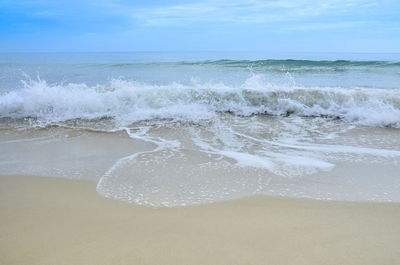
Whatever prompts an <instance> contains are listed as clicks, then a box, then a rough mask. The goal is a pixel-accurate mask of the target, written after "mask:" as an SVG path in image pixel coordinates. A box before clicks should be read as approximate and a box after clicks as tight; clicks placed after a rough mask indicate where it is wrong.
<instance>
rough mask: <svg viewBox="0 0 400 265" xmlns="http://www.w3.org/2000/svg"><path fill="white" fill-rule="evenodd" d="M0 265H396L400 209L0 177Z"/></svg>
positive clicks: (399, 254)
mask: <svg viewBox="0 0 400 265" xmlns="http://www.w3.org/2000/svg"><path fill="white" fill-rule="evenodd" d="M0 216H1V221H0V264H2V265H3V264H4V265H6V264H7V265H13V264H18V265H25V264H29V265H30V264H32V265H33V264H37V265H47V264H48V265H50V264H51V265H61V264H68V265H71V264H74V265H78V264H85V265H88V264H93V265H102V264H107V265H111V264H112V265H114V264H121V265H122V264H138V265H139V264H157V265H167V264H171V265H172V264H173V265H178V264H184V265H189V264H229V265H233V264H274V265H279V264H291V265H301V264H304V265H312V264H318V265H322V264H335V265H337V264H362V265H368V264H371V265H372V264H373V265H377V264H382V265H383V264H384V265H397V264H400V248H399V246H400V224H399V220H400V204H395V203H349V202H327V201H316V200H306V199H287V198H277V197H254V198H246V199H241V200H235V201H228V202H222V203H215V204H208V205H201V206H196V207H183V208H182V207H181V208H147V207H141V206H137V205H133V204H127V203H123V202H118V201H114V200H110V199H106V198H103V197H101V196H99V195H98V194H97V193H96V190H95V183H94V182H85V181H77V180H66V179H58V178H38V177H25V176H0Z"/></svg>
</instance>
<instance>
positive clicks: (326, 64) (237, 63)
mask: <svg viewBox="0 0 400 265" xmlns="http://www.w3.org/2000/svg"><path fill="white" fill-rule="evenodd" d="M137 65H186V66H187V65H193V66H196V65H198V66H202V65H204V66H206V65H211V66H212V65H214V66H222V67H239V68H242V67H269V68H282V67H286V68H352V67H358V68H360V67H367V68H368V67H372V68H374V67H376V68H379V67H400V62H397V61H348V60H294V59H286V60H274V59H268V60H230V59H222V60H206V61H180V62H146V63H118V64H104V66H110V67H130V66H137Z"/></svg>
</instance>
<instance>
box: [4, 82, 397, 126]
mask: <svg viewBox="0 0 400 265" xmlns="http://www.w3.org/2000/svg"><path fill="white" fill-rule="evenodd" d="M226 111H228V112H231V113H234V114H237V115H245V116H248V115H253V114H262V113H267V114H271V115H286V114H288V113H290V114H293V115H298V116H333V117H340V118H342V119H343V120H345V121H347V122H350V123H354V124H357V125H369V126H393V127H400V89H373V88H340V87H303V86H297V85H295V84H280V85H279V84H273V83H269V82H267V81H266V80H265V79H264V78H262V77H260V76H259V75H253V76H251V77H250V78H248V79H247V80H246V81H245V82H244V83H243V84H242V85H238V86H232V85H231V86H228V85H225V84H223V83H210V82H208V83H200V82H193V83H192V84H191V85H183V84H180V83H171V84H169V85H151V84H143V83H138V82H131V81H124V80H113V81H111V82H110V84H109V85H107V86H94V87H89V86H87V85H85V84H72V83H71V84H66V85H50V84H48V83H46V82H45V81H31V82H30V83H27V84H26V86H25V87H24V88H23V89H20V90H14V91H10V92H7V93H4V94H2V95H0V117H11V118H27V117H31V118H35V119H38V121H40V122H44V123H52V122H59V121H65V120H70V119H98V118H102V117H110V118H113V119H115V120H116V121H118V122H120V123H123V124H128V123H132V122H135V121H141V120H149V119H178V120H190V121H197V120H199V119H210V118H213V117H215V114H216V113H218V112H226Z"/></svg>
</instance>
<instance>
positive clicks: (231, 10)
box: [121, 0, 377, 26]
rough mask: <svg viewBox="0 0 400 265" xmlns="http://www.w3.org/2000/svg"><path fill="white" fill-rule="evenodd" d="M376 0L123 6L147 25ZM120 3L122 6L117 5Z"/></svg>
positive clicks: (259, 16) (261, 16)
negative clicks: (131, 7)
mask: <svg viewBox="0 0 400 265" xmlns="http://www.w3.org/2000/svg"><path fill="white" fill-rule="evenodd" d="M376 4H377V1H376V0H331V1H326V0H325V1H322V0H315V1H310V0H249V1H241V0H230V1H227V0H218V1H210V0H208V1H202V2H197V3H187V4H180V5H176V4H175V5H163V6H157V7H151V8H148V7H147V8H135V9H129V8H126V7H125V9H124V12H125V13H129V15H130V16H132V17H133V18H135V19H136V20H137V21H139V22H140V23H142V24H144V25H147V26H171V25H185V24H187V23H196V22H219V23H224V22H226V23H242V24H243V23H245V24H261V23H268V22H278V21H297V20H302V19H306V18H313V17H317V16H321V15H325V14H329V13H332V12H335V13H346V12H349V11H350V10H352V9H355V8H357V9H360V8H366V7H371V6H374V5H376ZM121 7H122V6H121Z"/></svg>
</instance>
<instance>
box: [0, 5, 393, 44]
mask: <svg viewBox="0 0 400 265" xmlns="http://www.w3.org/2000/svg"><path fill="white" fill-rule="evenodd" d="M193 50H203V51H210V50H213V51H215V50H217V51H218V50H220V51H283V52H285V51H286V52H311V51H316V52H400V1H398V0H313V1H312V0H248V1H244V0H242V1H239V0H214V1H211V0H205V1H178V0H147V1H146V0H144V1H127V0H80V1H76V0H69V1H61V0H58V1H57V0H0V51H193Z"/></svg>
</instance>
